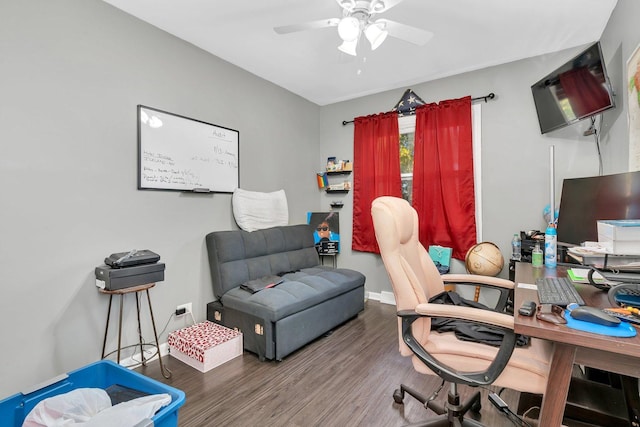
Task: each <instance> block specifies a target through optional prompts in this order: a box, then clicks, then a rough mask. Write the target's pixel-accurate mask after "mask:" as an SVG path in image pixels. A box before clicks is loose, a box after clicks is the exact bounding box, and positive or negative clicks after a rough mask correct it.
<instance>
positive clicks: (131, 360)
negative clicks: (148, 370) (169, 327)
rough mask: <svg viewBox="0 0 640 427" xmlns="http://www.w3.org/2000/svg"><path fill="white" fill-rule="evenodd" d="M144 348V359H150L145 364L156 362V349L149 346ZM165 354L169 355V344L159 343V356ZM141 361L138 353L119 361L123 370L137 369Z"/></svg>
mask: <svg viewBox="0 0 640 427" xmlns="http://www.w3.org/2000/svg"><path fill="white" fill-rule="evenodd" d="M145 347H147V348H145V349H144V355H145V357H151V358H150V359H147V362H151V361H154V360H157V359H158V354H157V353H156V349H155V348H154V347H150V346H145ZM167 354H169V344H167V343H166V342H165V343H161V344H160V356H166V355H167ZM152 356H153V357H152ZM141 360H142V357H141V355H140V352H138V353H136V354H134V355H132V356H131V357H127V358H126V359H122V360H120V366H124V367H125V368H129V369H133V368H137V367H138V366H140V363H141V362H140V361H141Z"/></svg>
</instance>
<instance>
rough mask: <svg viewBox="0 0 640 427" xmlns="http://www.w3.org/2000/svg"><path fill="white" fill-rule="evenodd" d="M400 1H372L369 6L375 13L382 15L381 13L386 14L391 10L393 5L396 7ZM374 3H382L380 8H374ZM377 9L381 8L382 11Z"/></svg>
mask: <svg viewBox="0 0 640 427" xmlns="http://www.w3.org/2000/svg"><path fill="white" fill-rule="evenodd" d="M402 1H403V0H373V1H372V2H371V6H372V9H373V10H375V12H376V13H382V12H386V11H387V10H389V9H391V8H392V7H394V6H395V5H397V4H398V3H400V2H402ZM376 3H382V6H376ZM377 7H382V9H380V10H378V9H377Z"/></svg>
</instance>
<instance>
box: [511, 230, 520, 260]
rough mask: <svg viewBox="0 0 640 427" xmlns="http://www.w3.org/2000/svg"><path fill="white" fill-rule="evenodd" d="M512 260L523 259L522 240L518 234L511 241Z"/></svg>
mask: <svg viewBox="0 0 640 427" xmlns="http://www.w3.org/2000/svg"><path fill="white" fill-rule="evenodd" d="M511 259H512V260H515V261H520V260H521V259H522V240H520V235H519V234H518V233H516V234H514V235H513V239H511Z"/></svg>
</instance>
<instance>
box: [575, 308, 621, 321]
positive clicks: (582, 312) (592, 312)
mask: <svg viewBox="0 0 640 427" xmlns="http://www.w3.org/2000/svg"><path fill="white" fill-rule="evenodd" d="M570 314H571V317H573V318H574V319H576V320H582V321H583V322H590V323H597V324H598V325H604V326H616V325H618V324H619V323H620V319H618V318H617V317H613V316H610V315H608V314H607V313H605V312H603V311H602V310H600V309H598V308H595V307H588V306H581V307H578V308H574V309H573V310H571V311H570Z"/></svg>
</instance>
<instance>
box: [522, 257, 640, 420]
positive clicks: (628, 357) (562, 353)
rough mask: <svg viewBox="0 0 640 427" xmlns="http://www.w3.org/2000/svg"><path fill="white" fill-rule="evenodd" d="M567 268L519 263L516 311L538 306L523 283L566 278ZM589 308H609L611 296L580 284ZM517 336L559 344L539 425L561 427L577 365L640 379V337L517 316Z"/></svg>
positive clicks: (534, 294) (532, 292)
mask: <svg viewBox="0 0 640 427" xmlns="http://www.w3.org/2000/svg"><path fill="white" fill-rule="evenodd" d="M565 275H566V268H564V267H558V268H556V269H547V268H533V267H532V266H531V264H527V263H517V266H516V274H515V282H516V289H515V293H514V294H515V309H516V313H517V309H518V307H520V305H521V304H522V302H523V301H526V300H530V301H535V302H536V304H537V303H538V293H537V291H536V290H535V289H525V288H523V287H522V286H521V284H535V279H536V278H539V277H554V276H558V277H561V276H565ZM576 288H577V289H578V291H579V292H580V295H581V296H582V298H583V299H584V301H585V303H586V304H587V305H590V306H593V307H609V306H610V303H609V300H608V298H607V293H606V292H603V291H600V290H598V289H596V288H594V287H593V286H590V285H580V284H578V285H576ZM515 331H516V333H520V334H525V335H529V336H532V337H537V338H542V339H545V340H549V341H553V342H554V343H555V351H554V355H553V358H552V361H551V375H550V376H549V382H548V383H547V389H546V390H545V393H544V396H543V398H542V408H541V411H540V418H539V425H541V426H560V425H561V424H562V417H563V414H564V407H565V404H566V401H567V393H568V391H569V383H570V382H571V372H572V370H573V364H574V363H577V364H579V365H585V366H590V367H592V368H597V369H602V370H604V371H608V372H615V373H617V374H622V375H628V376H632V377H636V378H640V336H638V335H637V336H635V337H633V338H614V337H608V336H605V335H598V334H592V333H589V332H582V331H577V330H575V329H569V328H567V327H566V326H564V325H554V324H551V323H548V322H542V321H539V320H537V319H536V318H535V317H526V316H520V315H519V314H516V315H515Z"/></svg>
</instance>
